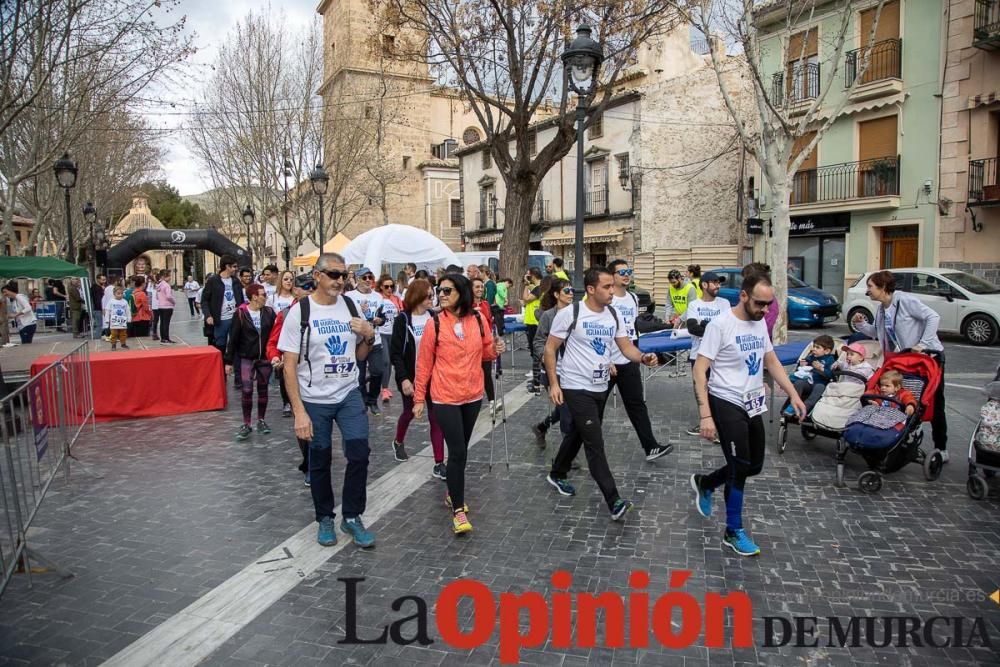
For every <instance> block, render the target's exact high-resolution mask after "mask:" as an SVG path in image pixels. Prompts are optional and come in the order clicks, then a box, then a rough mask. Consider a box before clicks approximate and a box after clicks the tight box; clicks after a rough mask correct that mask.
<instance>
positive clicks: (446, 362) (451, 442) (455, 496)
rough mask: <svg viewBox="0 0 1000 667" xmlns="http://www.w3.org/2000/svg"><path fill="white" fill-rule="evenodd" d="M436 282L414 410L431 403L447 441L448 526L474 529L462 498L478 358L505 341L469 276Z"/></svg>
mask: <svg viewBox="0 0 1000 667" xmlns="http://www.w3.org/2000/svg"><path fill="white" fill-rule="evenodd" d="M438 285H439V286H438V301H439V303H440V304H441V312H440V313H438V314H437V315H434V316H433V317H432V318H431V320H430V321H429V322H428V323H427V326H426V327H425V328H424V335H423V338H422V340H421V343H420V350H419V351H418V353H417V381H416V390H415V391H414V396H413V403H414V405H413V416H414V417H416V418H417V419H419V418H420V417H421V416H422V415H423V413H424V406H425V404H426V403H428V402H430V403H432V404H433V408H432V409H433V410H434V411H435V413H436V414H435V417H436V418H437V420H438V423H439V424H440V425H441V430H442V431H443V432H444V440H445V443H446V444H447V445H448V473H447V474H448V495H447V496H445V503H446V504H447V505H448V507H450V508H452V529H453V530H454V532H455V534H456V535H461V534H463V533H467V532H469V531H470V530H472V524H471V523H469V518H468V511H469V508H468V506H467V505H466V504H465V463H466V459H467V457H468V451H469V440H471V439H472V429H473V428H474V427H475V425H476V418H477V417H478V416H479V408H480V406H481V404H482V401H483V383H484V378H483V365H482V363H483V361H492V360H494V359H496V358H497V355H499V354H502V353H503V351H504V344H503V341H502V340H494V339H493V334H492V332H491V331H490V330H489V328H488V327H487V326H486V323H485V322H483V320H482V317H481V316H480V315H479V311H478V310H476V309H475V306H474V305H473V296H472V285H471V283H470V282H469V279H468V278H466V277H465V276H463V275H461V274H457V273H449V274H445V275H444V276H443V277H442V278H441V280H440V282H439V284H438Z"/></svg>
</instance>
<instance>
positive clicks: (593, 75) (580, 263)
mask: <svg viewBox="0 0 1000 667" xmlns="http://www.w3.org/2000/svg"><path fill="white" fill-rule="evenodd" d="M590 34H591V30H590V26H586V25H582V26H580V27H579V28H577V29H576V39H574V40H573V41H572V42H570V45H569V48H568V49H566V50H565V51H564V52H563V54H562V61H563V66H564V67H565V69H566V72H567V74H568V75H569V87H570V90H572V91H573V92H574V93H576V95H577V104H576V243H575V244H574V248H573V254H574V258H573V264H574V270H573V287H574V289H575V291H576V298H577V299H582V298H583V295H584V287H583V271H584V269H585V266H584V260H583V216H584V212H585V210H586V208H587V202H586V193H585V192H584V187H585V186H584V178H583V175H584V174H583V127H584V124H585V123H586V120H587V107H588V106H589V104H590V97H591V96H592V95H593V94H594V91H596V90H597V75H598V72H599V71H600V69H601V63H602V62H603V61H604V51H603V50H602V49H601V45H600V44H598V43H597V42H595V41H594V40H593V39H592V38H591V36H590Z"/></svg>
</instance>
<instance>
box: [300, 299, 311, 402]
mask: <svg viewBox="0 0 1000 667" xmlns="http://www.w3.org/2000/svg"><path fill="white" fill-rule="evenodd" d="M309 336H310V331H309V297H308V296H306V298H304V299H299V363H300V364H301V363H302V362H303V361H305V362H306V366H307V367H308V368H309V385H308V386H310V387H311V386H312V362H311V361H310V360H309Z"/></svg>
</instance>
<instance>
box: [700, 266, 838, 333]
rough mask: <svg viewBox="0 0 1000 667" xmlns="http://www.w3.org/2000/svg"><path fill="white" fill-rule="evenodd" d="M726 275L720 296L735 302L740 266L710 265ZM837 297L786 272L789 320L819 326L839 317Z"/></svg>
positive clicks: (740, 275)
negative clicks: (717, 266) (720, 267)
mask: <svg viewBox="0 0 1000 667" xmlns="http://www.w3.org/2000/svg"><path fill="white" fill-rule="evenodd" d="M712 271H714V272H715V273H718V274H719V275H722V276H725V278H726V282H724V283H722V289H721V290H719V296H721V297H722V298H724V299H726V300H727V301H728V302H729V303H730V304H731V305H733V306H735V305H736V304H738V303H739V302H740V283H742V282H743V275H742V269H740V268H726V269H712ZM840 308H841V306H840V302H838V301H837V297H835V296H834V295H832V294H830V293H829V292H824V291H823V290H821V289H818V288H816V287H811V286H809V285H807V284H805V283H804V282H802V281H801V280H799V279H798V278H795V277H794V276H788V322H789V324H791V325H792V326H798V327H820V326H823V325H824V324H826V323H827V322H833V321H834V320H836V319H838V318H840Z"/></svg>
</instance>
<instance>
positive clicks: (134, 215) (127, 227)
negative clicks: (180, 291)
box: [108, 192, 185, 285]
mask: <svg viewBox="0 0 1000 667" xmlns="http://www.w3.org/2000/svg"><path fill="white" fill-rule="evenodd" d="M143 229H166V227H164V226H163V223H162V222H160V220H159V219H158V218H157V217H156V216H155V215H153V212H152V211H150V210H149V198H148V197H147V196H146V195H145V194H144V193H142V192H137V193H135V194H134V195H132V207H131V208H130V209H129V212H128V213H126V214H125V216H124V217H123V218H122V219H121V220H119V221H118V224H117V225H115V227H114V229H113V230H112V231H111V233H110V234H109V235H108V243H109V245H115V244H116V243H119V242H120V241H123V240H125V239H126V238H128V236H129V235H130V234H132V233H133V232H138V231H140V230H143ZM161 269H166V270H168V271H169V272H170V282H172V283H173V284H175V285H176V284H179V283H183V282H184V277H185V274H184V252H183V251H181V250H149V251H147V252H144V253H143V254H141V255H139V256H138V257H136V258H135V259H134V260H132V261H131V262H129V264H128V266H126V267H125V276H126V277H128V276H134V275H136V274H140V273H141V274H143V275H146V276H151V275H155V274H154V272H155V271H159V270H161Z"/></svg>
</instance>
